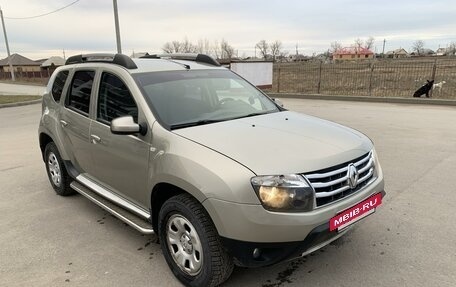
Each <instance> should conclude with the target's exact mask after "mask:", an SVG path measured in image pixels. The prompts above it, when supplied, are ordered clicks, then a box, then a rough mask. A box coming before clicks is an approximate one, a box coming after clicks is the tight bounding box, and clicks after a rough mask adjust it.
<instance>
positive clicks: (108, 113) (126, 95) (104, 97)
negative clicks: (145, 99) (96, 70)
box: [97, 72, 138, 124]
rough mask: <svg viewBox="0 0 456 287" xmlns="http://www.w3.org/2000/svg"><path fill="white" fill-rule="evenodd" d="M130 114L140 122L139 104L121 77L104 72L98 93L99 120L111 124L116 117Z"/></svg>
mask: <svg viewBox="0 0 456 287" xmlns="http://www.w3.org/2000/svg"><path fill="white" fill-rule="evenodd" d="M126 115H130V116H132V117H133V120H134V121H135V123H137V122H138V106H137V105H136V102H135V100H134V99H133V96H132V95H131V93H130V91H129V90H128V87H127V86H126V85H125V84H124V82H123V81H122V80H121V79H119V77H117V76H115V75H113V74H111V73H107V72H104V73H103V74H102V75H101V83H100V90H99V93H98V104H97V120H98V121H101V122H103V123H106V124H109V123H111V121H112V120H113V119H115V118H118V117H121V116H126Z"/></svg>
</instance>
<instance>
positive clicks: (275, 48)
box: [270, 40, 282, 62]
mask: <svg viewBox="0 0 456 287" xmlns="http://www.w3.org/2000/svg"><path fill="white" fill-rule="evenodd" d="M270 48H271V54H272V60H273V61H274V62H275V61H276V57H277V56H279V55H280V51H281V50H282V42H280V41H279V40H275V41H274V42H272V43H271V45H270Z"/></svg>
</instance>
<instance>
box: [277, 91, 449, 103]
mask: <svg viewBox="0 0 456 287" xmlns="http://www.w3.org/2000/svg"><path fill="white" fill-rule="evenodd" d="M268 95H269V96H271V97H274V98H291V99H309V100H329V101H353V102H373V103H396V104H414V105H440V106H456V100H436V99H429V98H419V99H411V98H381V97H362V96H330V95H319V94H293V93H268Z"/></svg>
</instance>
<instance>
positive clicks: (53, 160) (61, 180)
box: [44, 142, 76, 196]
mask: <svg viewBox="0 0 456 287" xmlns="http://www.w3.org/2000/svg"><path fill="white" fill-rule="evenodd" d="M44 157H45V163H46V171H47V174H48V177H49V181H50V182H51V185H52V187H53V188H54V190H55V192H56V193H57V194H58V195H62V196H68V195H72V194H75V193H76V191H74V190H73V189H72V188H71V187H70V183H71V178H70V176H69V175H68V172H67V170H66V168H65V165H64V164H63V160H62V157H60V153H59V150H58V149H57V147H56V146H55V144H54V143H53V142H50V143H48V144H47V145H46V148H45V150H44Z"/></svg>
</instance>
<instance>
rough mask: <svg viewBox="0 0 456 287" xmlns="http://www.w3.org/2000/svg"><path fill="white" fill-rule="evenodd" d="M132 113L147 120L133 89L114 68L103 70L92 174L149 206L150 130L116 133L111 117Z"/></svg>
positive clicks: (94, 126)
mask: <svg viewBox="0 0 456 287" xmlns="http://www.w3.org/2000/svg"><path fill="white" fill-rule="evenodd" d="M125 115H130V116H132V117H133V119H134V121H135V122H136V123H138V122H141V124H143V125H145V124H147V122H146V120H145V119H144V115H143V113H142V112H141V110H140V109H139V108H138V105H137V104H136V101H135V99H134V97H133V95H132V94H131V92H130V89H129V88H128V86H127V85H126V84H125V82H124V81H123V80H122V79H121V78H120V76H118V75H116V74H115V73H113V72H103V73H102V74H101V77H100V85H99V89H98V95H97V104H96V118H95V120H94V121H93V122H92V126H91V130H90V136H91V140H92V158H93V161H94V164H95V167H96V168H95V171H94V173H93V177H94V178H95V180H97V181H98V182H99V183H100V184H102V185H104V186H105V187H108V188H109V189H111V190H112V191H114V192H115V193H117V194H119V195H121V196H122V197H124V198H126V199H128V200H129V201H131V202H133V203H135V204H136V205H138V206H140V207H143V208H146V206H147V204H146V202H145V201H147V194H148V193H147V192H146V187H147V181H148V174H149V148H150V144H149V142H150V140H149V134H150V132H149V134H146V135H145V136H143V135H140V134H137V135H115V134H113V133H111V129H110V124H111V120H113V119H115V118H117V117H121V116H125Z"/></svg>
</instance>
